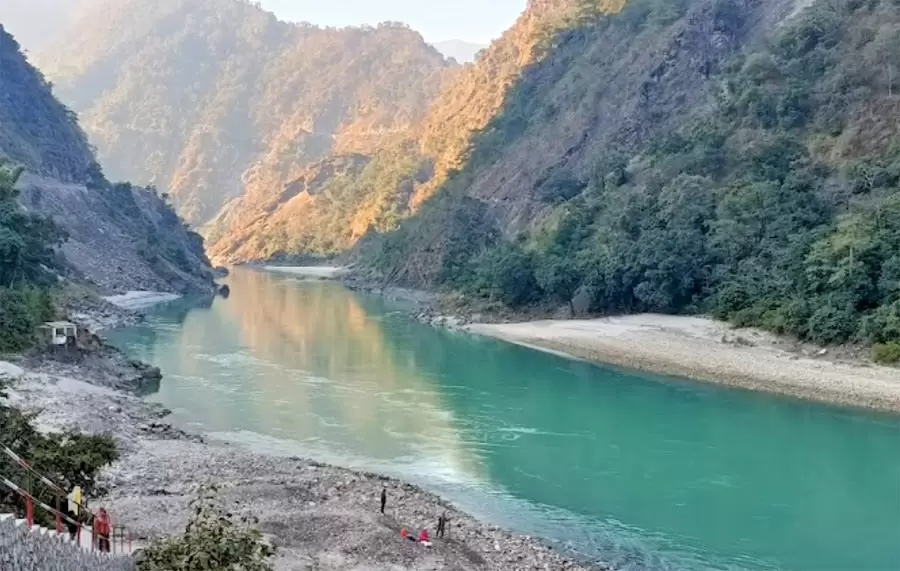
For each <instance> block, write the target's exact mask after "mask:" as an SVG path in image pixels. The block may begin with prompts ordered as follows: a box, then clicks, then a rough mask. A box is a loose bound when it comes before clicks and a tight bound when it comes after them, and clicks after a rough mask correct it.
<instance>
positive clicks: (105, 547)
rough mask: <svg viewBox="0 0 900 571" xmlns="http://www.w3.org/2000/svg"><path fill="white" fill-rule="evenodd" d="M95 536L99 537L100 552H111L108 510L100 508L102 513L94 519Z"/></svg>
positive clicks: (98, 546)
mask: <svg viewBox="0 0 900 571" xmlns="http://www.w3.org/2000/svg"><path fill="white" fill-rule="evenodd" d="M94 535H95V536H96V537H97V548H98V549H99V550H100V551H104V552H107V553H108V552H109V514H108V513H106V508H100V511H99V512H98V513H97V515H96V516H95V517H94Z"/></svg>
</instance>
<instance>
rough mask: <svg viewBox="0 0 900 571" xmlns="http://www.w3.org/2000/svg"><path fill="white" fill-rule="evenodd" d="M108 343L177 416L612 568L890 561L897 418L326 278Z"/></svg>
mask: <svg viewBox="0 0 900 571" xmlns="http://www.w3.org/2000/svg"><path fill="white" fill-rule="evenodd" d="M228 283H229V284H230V286H231V296H230V298H228V299H222V298H217V299H215V300H214V301H213V302H212V303H209V302H207V303H200V304H198V303H192V302H191V301H190V300H183V301H179V302H176V303H172V304H168V305H166V306H162V307H160V308H158V309H157V310H156V311H154V313H153V314H152V315H151V317H150V319H149V320H148V322H147V323H146V324H143V325H141V326H138V327H130V328H123V329H119V330H114V331H111V332H110V333H109V337H110V340H111V341H112V342H113V343H115V344H117V345H118V346H120V347H121V348H123V349H125V350H126V351H127V352H128V353H129V354H130V355H132V356H133V357H136V358H140V359H144V360H147V361H149V362H152V363H154V364H156V365H158V366H159V367H161V369H162V371H163V373H164V375H165V377H164V379H163V381H162V383H161V386H160V388H159V391H158V392H156V393H155V394H153V395H152V396H151V397H150V398H152V399H155V400H158V401H159V402H161V403H163V404H164V405H166V406H167V407H169V408H171V409H173V410H174V411H175V420H176V422H178V423H180V424H183V425H186V426H190V427H193V428H194V429H199V430H203V431H205V432H207V433H210V434H211V435H213V436H215V437H219V438H224V439H229V440H232V441H239V442H242V443H244V444H247V445H249V446H252V447H254V448H256V449H258V450H263V451H267V452H271V453H279V454H292V455H303V456H308V457H312V458H316V459H319V460H323V461H327V462H331V463H335V464H340V465H345V466H350V467H354V468H361V469H367V470H373V471H379V472H383V473H389V474H391V475H395V476H398V477H401V478H403V479H406V480H409V481H412V482H415V483H418V484H421V485H423V486H425V487H427V488H429V489H431V490H433V491H436V492H438V493H440V494H442V495H444V496H445V497H447V498H448V499H450V500H452V501H453V502H454V503H456V504H457V505H458V506H460V507H461V508H463V509H465V510H466V511H469V512H470V513H472V514H473V515H476V516H478V517H481V518H483V519H486V520H489V521H491V522H494V523H496V524H498V525H501V526H506V527H509V528H512V529H515V530H517V531H520V532H523V533H527V534H530V535H538V536H542V537H546V538H548V539H551V540H554V541H559V542H562V543H565V544H567V545H568V546H569V548H570V549H573V550H575V551H578V552H580V553H581V554H583V555H585V556H587V557H595V558H598V559H600V560H603V561H607V562H609V563H612V564H614V565H615V566H617V567H620V568H623V569H635V570H637V569H641V570H644V569H647V570H651V571H653V570H687V569H691V570H694V569H697V570H708V569H723V570H724V569H728V570H769V569H784V570H792V571H807V570H808V571H826V570H835V571H838V570H839V571H891V570H897V569H900V418H897V417H894V416H889V415H879V414H870V413H866V412H861V411H856V410H848V409H842V408H837V407H828V406H823V405H819V404H813V403H806V402H801V401H795V400H791V399H784V398H778V397H774V396H769V395H763V394H756V393H751V392H746V391H738V390H731V389H726V388H722V387H717V386H708V385H705V384H701V383H694V382H691V381H687V380H682V379H675V378H668V377H662V376H655V375H648V374H644V373H638V372H634V371H628V370H622V369H617V368H612V367H603V366H597V365H592V364H588V363H584V362H579V361H574V360H567V359H564V358H561V357H557V356H554V355H550V354H545V353H541V352H537V351H533V350H530V349H525V348H521V347H517V346H513V345H508V344H506V343H503V342H500V341H496V340H493V339H486V338H478V337H475V336H471V335H468V334H465V333H454V332H450V331H444V330H439V329H433V328H431V327H428V326H425V325H422V324H419V323H416V322H414V321H412V320H410V319H409V318H408V317H407V316H406V315H405V314H404V313H403V312H402V311H400V309H399V308H398V307H396V306H395V305H392V304H391V303H390V302H387V301H384V300H382V299H380V298H373V297H368V296H364V295H358V294H355V293H352V292H349V291H347V290H346V289H344V288H343V287H341V286H340V285H338V284H334V283H322V282H304V281H301V280H298V279H296V278H293V277H291V276H286V275H280V274H273V273H266V272H262V271H254V270H249V269H238V270H236V271H235V272H234V273H233V274H232V275H231V276H230V277H229V278H228Z"/></svg>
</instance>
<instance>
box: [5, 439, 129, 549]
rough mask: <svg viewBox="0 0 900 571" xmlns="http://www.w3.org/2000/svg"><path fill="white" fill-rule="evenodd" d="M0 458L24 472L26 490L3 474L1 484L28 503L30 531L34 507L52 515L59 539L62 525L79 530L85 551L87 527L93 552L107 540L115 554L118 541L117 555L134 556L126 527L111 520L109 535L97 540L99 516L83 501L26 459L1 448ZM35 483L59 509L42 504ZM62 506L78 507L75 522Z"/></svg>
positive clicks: (76, 536)
mask: <svg viewBox="0 0 900 571" xmlns="http://www.w3.org/2000/svg"><path fill="white" fill-rule="evenodd" d="M0 455H2V456H6V457H7V458H9V459H10V460H12V461H13V463H14V464H15V465H16V466H17V467H19V468H21V469H22V470H23V471H24V472H25V484H24V487H22V486H21V485H18V484H16V483H15V482H14V481H12V480H11V479H9V478H7V477H5V476H3V475H2V474H0V484H2V485H3V486H4V487H6V488H8V489H9V490H10V491H11V492H13V493H15V494H18V495H19V496H20V497H21V498H22V499H23V500H24V502H25V521H26V524H27V525H28V527H29V528H30V527H32V526H34V508H35V506H38V507H40V508H41V509H42V510H44V511H45V512H47V513H48V514H51V515H53V516H54V517H55V519H56V533H57V535H62V534H63V533H64V530H63V523H64V522H65V523H68V524H70V525H73V526H75V527H76V534H75V540H76V543H77V544H78V546H79V547H83V545H82V533H81V532H82V527H87V529H88V531H89V532H90V549H91V551H94V550H96V549H100V548H101V547H103V546H101V545H100V540H106V542H107V547H108V549H107V550H108V551H109V552H110V553H116V540H118V548H119V550H118V553H122V554H125V553H131V551H132V536H131V532H130V531H129V530H128V528H126V527H125V526H114V525H113V524H112V520H111V519H110V518H108V519H109V533H108V534H106V535H105V536H103V535H100V536H98V534H97V533H94V522H95V521H96V517H97V514H95V513H94V512H92V511H91V510H90V509H89V508H88V507H87V504H86V503H85V502H84V501H81V502H78V501H74V500H72V499H70V498H69V494H68V492H66V490H64V489H63V488H62V486H59V485H57V484H56V483H55V482H53V481H52V480H50V479H49V478H47V477H46V476H44V475H43V474H41V473H40V472H38V471H37V470H35V469H34V468H33V467H32V466H31V465H30V464H29V463H28V462H27V461H26V460H25V459H24V458H22V457H21V456H19V455H18V454H16V453H15V452H13V451H12V450H10V449H9V448H7V447H6V446H3V445H0ZM35 480H37V482H38V483H40V484H41V485H42V486H43V487H45V488H46V489H47V490H48V491H49V492H50V493H51V494H52V495H53V497H54V498H55V502H56V507H52V506H50V505H48V504H47V503H45V502H43V501H41V500H40V499H38V498H37V497H36V492H35V490H34V488H35V486H34V484H35ZM62 502H66V505H68V503H69V502H72V503H74V504H75V506H76V507H77V515H76V517H75V519H72V518H71V517H70V516H69V514H68V513H66V512H65V511H63V509H62ZM82 520H88V521H90V522H91V525H90V526H83V523H82Z"/></svg>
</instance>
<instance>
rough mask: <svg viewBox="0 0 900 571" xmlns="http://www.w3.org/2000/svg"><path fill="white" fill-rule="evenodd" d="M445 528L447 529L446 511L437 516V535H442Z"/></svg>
mask: <svg viewBox="0 0 900 571" xmlns="http://www.w3.org/2000/svg"><path fill="white" fill-rule="evenodd" d="M446 530H447V512H444V513H442V514H441V515H440V516H439V517H438V525H437V536H438V537H444V532H445V531H446Z"/></svg>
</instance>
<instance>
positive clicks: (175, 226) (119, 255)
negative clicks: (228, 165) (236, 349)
mask: <svg viewBox="0 0 900 571" xmlns="http://www.w3.org/2000/svg"><path fill="white" fill-rule="evenodd" d="M0 94H2V95H0V159H2V161H3V162H5V163H12V164H13V165H18V166H21V167H24V169H25V171H26V172H25V174H24V176H22V177H21V178H19V180H18V183H19V185H18V196H17V197H18V201H19V206H24V208H25V212H24V213H22V212H18V207H16V208H15V211H14V210H12V209H11V208H12V207H10V208H7V207H5V206H4V208H0V211H2V212H0V251H2V255H3V261H4V264H3V266H4V272H5V271H6V269H7V267H8V265H10V267H11V266H14V265H15V264H17V263H25V262H28V261H29V260H32V261H34V260H36V259H37V258H35V257H34V254H33V252H35V251H42V250H43V248H44V247H43V246H41V247H38V246H37V245H35V246H32V247H29V248H27V249H26V250H25V251H20V249H21V244H22V241H20V240H18V239H14V238H13V237H12V234H11V232H25V231H26V230H28V229H35V228H45V230H44V231H43V232H42V233H41V236H40V238H41V240H49V239H50V238H51V237H52V238H53V240H49V242H50V246H52V247H54V248H55V247H56V246H57V245H58V246H59V251H60V252H62V254H63V256H64V257H65V261H64V263H63V264H62V266H61V268H60V270H61V271H63V273H64V274H66V275H68V276H69V277H72V278H81V279H84V280H87V281H89V282H91V283H93V284H95V285H96V286H98V287H99V288H100V289H101V290H102V291H103V292H108V293H112V292H123V291H126V290H160V291H180V292H208V291H211V289H212V270H211V268H210V267H209V261H208V259H207V258H206V255H205V253H204V251H203V241H202V239H201V238H200V237H199V236H198V235H196V234H194V233H193V232H190V231H189V230H187V229H186V228H185V227H184V226H183V224H182V222H181V220H180V219H179V218H178V217H177V216H176V215H175V212H174V211H173V210H172V208H171V207H170V206H169V205H168V204H166V202H165V201H164V200H163V199H162V198H161V197H160V196H158V195H157V194H156V192H155V191H154V190H153V189H145V188H140V187H136V186H133V185H130V184H127V183H119V184H110V183H109V182H107V180H106V179H105V177H104V175H103V172H102V170H101V168H100V166H99V165H98V164H97V162H96V160H95V157H94V154H93V151H92V149H91V147H90V145H89V144H88V141H87V139H86V137H85V135H84V133H83V131H82V130H81V128H80V127H79V125H78V119H77V116H76V115H75V114H74V113H73V112H72V111H71V110H69V109H68V108H66V107H65V106H64V105H63V104H61V103H60V102H59V101H57V100H56V99H55V98H54V96H53V94H52V93H51V89H50V84H49V83H48V82H47V81H46V80H45V79H44V77H43V76H42V75H41V73H40V72H39V71H37V70H36V69H35V68H34V67H32V66H31V65H30V64H29V63H28V62H27V60H26V59H25V57H24V56H23V54H22V52H21V50H20V47H19V44H18V43H17V42H16V41H15V39H13V37H12V36H11V35H9V34H8V33H7V32H6V30H5V29H4V28H3V26H0ZM2 170H3V173H6V174H4V177H7V176H8V168H6V166H4V168H3V169H2ZM13 178H18V177H13ZM0 182H8V180H7V178H4V179H3V181H0ZM0 194H3V197H2V198H3V199H4V200H5V199H7V198H9V194H8V193H7V192H6V191H4V192H3V193H0ZM47 217H49V218H50V219H52V220H53V221H54V222H55V225H54V226H55V227H53V226H49V225H46V224H45V222H44V220H45V218H47ZM51 228H52V229H51ZM57 230H60V231H61V232H58V231H57ZM57 238H60V239H61V238H65V239H64V240H57ZM42 260H43V261H41V263H40V266H41V267H44V268H46V267H47V266H49V265H56V260H55V259H53V260H50V259H46V257H42ZM32 265H34V264H32ZM13 273H14V274H15V272H13ZM19 275H20V277H21V276H22V275H25V274H24V272H20V274H19ZM10 283H11V284H15V283H17V280H16V279H15V278H11V280H10ZM4 285H7V284H6V283H0V286H4Z"/></svg>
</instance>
